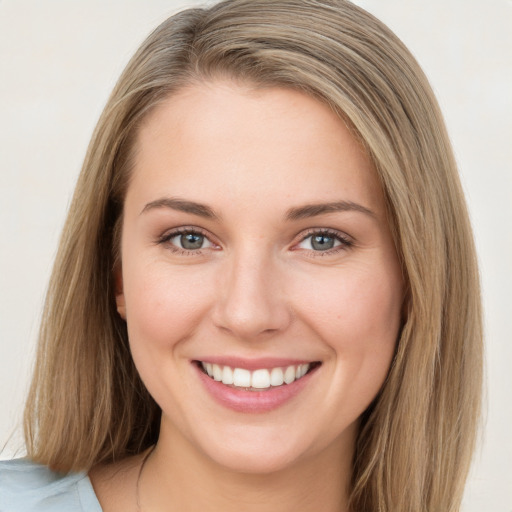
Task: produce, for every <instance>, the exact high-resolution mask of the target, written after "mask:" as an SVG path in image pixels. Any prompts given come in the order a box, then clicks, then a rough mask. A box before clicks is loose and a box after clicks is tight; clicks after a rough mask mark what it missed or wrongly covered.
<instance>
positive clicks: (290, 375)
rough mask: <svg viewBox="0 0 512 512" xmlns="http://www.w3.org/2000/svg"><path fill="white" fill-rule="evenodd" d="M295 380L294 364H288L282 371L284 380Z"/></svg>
mask: <svg viewBox="0 0 512 512" xmlns="http://www.w3.org/2000/svg"><path fill="white" fill-rule="evenodd" d="M294 380H295V366H288V368H286V370H285V372H284V381H285V382H286V384H291V383H292V382H293V381H294Z"/></svg>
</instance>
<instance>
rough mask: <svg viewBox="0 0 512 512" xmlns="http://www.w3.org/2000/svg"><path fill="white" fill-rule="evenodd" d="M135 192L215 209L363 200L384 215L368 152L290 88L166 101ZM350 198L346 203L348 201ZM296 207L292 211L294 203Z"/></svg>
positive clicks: (144, 138) (147, 140) (198, 87)
mask: <svg viewBox="0 0 512 512" xmlns="http://www.w3.org/2000/svg"><path fill="white" fill-rule="evenodd" d="M136 149H137V151H136V158H135V166H134V176H133V180H132V186H131V187H130V189H129V191H128V194H130V192H131V191H133V190H134V189H138V190H139V191H141V190H142V189H144V191H145V192H146V193H147V197H146V199H147V200H148V201H149V200H153V199H155V197H149V196H155V195H164V194H167V195H176V194H180V195H183V194H184V195H186V196H193V198H194V199H195V200H198V201H202V202H209V197H211V196H212V194H214V193H217V194H219V197H221V198H223V199H225V200H228V201H229V200H234V199H235V198H239V197H240V196H241V195H242V196H244V198H245V200H246V201H250V200H251V199H252V200H254V201H261V200H262V198H265V200H266V201H267V202H270V201H271V200H273V199H279V198H280V200H281V201H282V202H284V201H285V199H288V200H290V201H291V202H293V200H296V201H297V202H302V203H304V202H311V201H315V202H318V201H333V200H339V199H348V200H354V201H355V200H357V201H358V202H362V203H367V204H371V205H372V206H373V209H377V210H381V209H382V208H383V201H382V192H381V189H380V185H379V183H378V179H377V177H376V173H375V170H374V169H373V166H372V164H371V162H370V160H369V158H368V156H367V155H366V153H365V151H364V150H363V148H362V147H361V145H360V144H359V143H358V141H357V140H356V139H355V137H354V136H353V135H352V134H351V133H350V131H349V129H348V128H347V126H346V125H345V123H344V122H343V121H342V120H341V119H340V118H339V117H338V116H336V115H335V114H334V113H333V111H332V110H331V109H330V108H329V107H328V106H327V105H325V104H323V103H321V102H319V101H318V100H316V99H314V98H312V97H310V96H308V95H306V94H303V93H301V92H298V91H295V90H291V89H285V88H267V89H254V88H249V87H245V86H240V85H237V84H234V83H231V82H221V81H219V82H210V83H200V84H194V85H191V86H189V87H187V88H184V89H182V90H181V91H179V92H178V93H176V94H173V95H172V96H170V97H168V98H167V99H166V100H165V101H164V102H162V103H161V104H160V105H158V106H157V107H156V108H155V109H154V111H153V112H152V113H151V114H150V115H149V116H148V117H147V119H146V120H145V122H144V123H143V125H142V127H141V128H140V131H139V133H138V137H137V141H136ZM343 196H347V197H343ZM290 201H289V202H290Z"/></svg>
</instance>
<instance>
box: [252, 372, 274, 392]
mask: <svg viewBox="0 0 512 512" xmlns="http://www.w3.org/2000/svg"><path fill="white" fill-rule="evenodd" d="M251 386H252V387H253V388H258V389H265V388H269V387H270V373H269V371H268V370H256V371H254V372H252V377H251Z"/></svg>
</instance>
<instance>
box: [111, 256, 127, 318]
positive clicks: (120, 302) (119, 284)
mask: <svg viewBox="0 0 512 512" xmlns="http://www.w3.org/2000/svg"><path fill="white" fill-rule="evenodd" d="M114 286H115V290H114V291H115V294H116V306H117V312H118V313H119V316H120V317H121V318H122V319H123V320H126V302H125V300H124V287H123V271H122V268H121V266H120V265H119V266H118V267H117V268H116V270H115V271H114Z"/></svg>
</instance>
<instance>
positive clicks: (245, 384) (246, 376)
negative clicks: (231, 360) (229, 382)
mask: <svg viewBox="0 0 512 512" xmlns="http://www.w3.org/2000/svg"><path fill="white" fill-rule="evenodd" d="M233 384H234V385H235V386H236V387H238V388H250V387H251V372H250V371H249V370H244V369H243V368H235V369H234V370H233Z"/></svg>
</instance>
